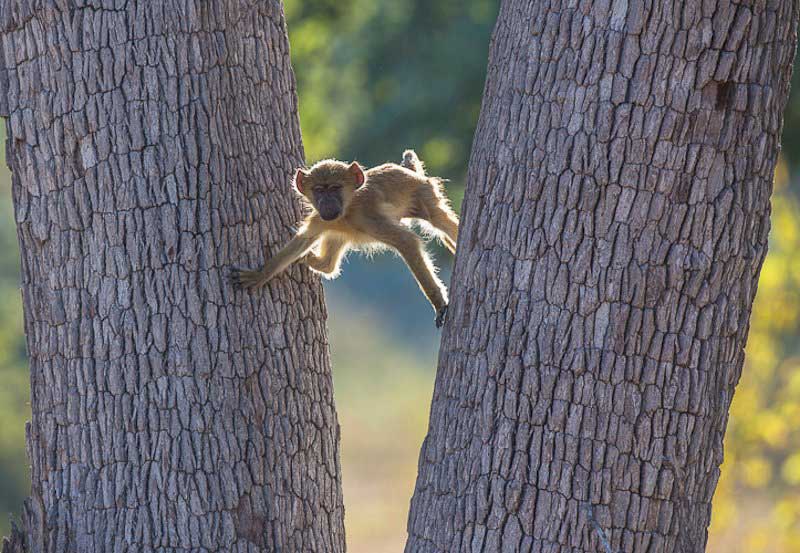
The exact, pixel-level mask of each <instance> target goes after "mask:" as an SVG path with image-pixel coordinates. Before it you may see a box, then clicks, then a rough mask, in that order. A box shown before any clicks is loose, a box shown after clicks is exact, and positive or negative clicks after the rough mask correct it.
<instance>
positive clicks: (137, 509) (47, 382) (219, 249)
mask: <svg viewBox="0 0 800 553" xmlns="http://www.w3.org/2000/svg"><path fill="white" fill-rule="evenodd" d="M77 4H78V3H74V2H72V1H67V0H65V1H60V0H59V1H54V0H36V1H29V0H4V1H2V2H0V25H1V27H0V29H2V30H1V33H2V34H1V37H0V38H1V44H2V52H0V53H1V54H2V55H0V114H2V115H4V116H7V117H8V124H7V129H8V142H7V152H8V155H7V159H8V163H9V166H10V167H11V170H12V172H13V195H14V205H15V213H16V220H17V224H18V232H19V242H20V248H21V251H22V293H23V300H24V309H25V329H26V333H27V337H28V348H29V353H30V363H31V385H32V392H31V394H32V411H33V417H32V421H31V423H30V428H29V436H28V447H29V454H30V460H31V465H32V466H31V470H32V480H33V485H32V490H31V497H30V500H29V501H28V504H27V506H26V514H25V523H26V533H27V536H28V539H29V542H28V545H29V550H30V551H32V552H54V553H55V552H58V553H63V552H69V551H82V552H85V551H92V552H100V551H155V550H158V551H209V552H211V551H215V552H216V551H249V552H255V551H265V552H266V551H269V552H274V551H284V552H287V551H343V550H344V529H343V506H342V494H341V487H340V479H339V474H340V470H339V461H338V425H337V422H336V413H335V411H334V406H333V395H332V382H331V374H330V366H329V360H328V351H327V349H328V347H327V337H326V329H325V318H326V310H325V304H324V299H323V294H322V289H321V286H320V283H319V280H318V279H317V278H316V277H314V276H312V275H311V274H310V273H309V272H308V271H307V270H306V269H304V268H302V267H299V266H298V267H295V268H293V269H292V270H291V271H289V272H288V273H287V274H286V275H285V276H283V277H282V278H279V279H276V280H275V281H274V282H273V283H272V284H271V285H270V286H269V287H268V288H266V289H264V290H262V291H260V292H258V293H253V294H249V293H242V292H234V290H233V289H232V288H231V286H230V285H229V284H228V283H227V281H226V269H227V268H228V267H229V266H230V265H231V264H239V265H248V266H249V265H256V264H258V263H260V262H263V255H264V254H263V252H262V246H263V245H268V246H269V247H270V249H271V250H272V251H273V252H274V251H275V249H276V248H277V247H279V245H281V244H282V243H284V242H285V241H286V240H287V239H288V238H289V237H290V235H291V234H292V230H291V229H292V227H293V226H294V225H295V224H296V222H297V221H299V219H300V215H301V212H300V209H299V206H298V205H297V204H296V202H295V201H294V197H293V194H292V193H291V190H290V177H291V173H292V169H293V168H294V167H296V166H298V165H299V164H301V163H302V161H303V151H302V143H301V138H300V129H299V125H298V119H297V100H296V91H295V81H294V75H293V73H292V69H291V66H290V61H289V55H288V42H287V36H286V29H285V24H284V19H283V13H282V5H281V3H280V2H278V1H265V2H245V1H236V0H222V1H215V2H208V1H205V0H170V1H166V2H130V1H127V0H97V1H94V2H91V3H86V4H91V5H85V4H84V3H80V5H81V6H83V7H79V6H78V5H77Z"/></svg>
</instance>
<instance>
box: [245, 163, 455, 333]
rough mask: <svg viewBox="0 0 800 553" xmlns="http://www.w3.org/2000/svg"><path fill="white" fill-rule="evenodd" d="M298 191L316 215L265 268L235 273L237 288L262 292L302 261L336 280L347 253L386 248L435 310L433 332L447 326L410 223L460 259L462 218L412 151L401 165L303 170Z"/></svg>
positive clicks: (438, 286) (440, 293)
mask: <svg viewBox="0 0 800 553" xmlns="http://www.w3.org/2000/svg"><path fill="white" fill-rule="evenodd" d="M294 185H295V188H296V190H297V191H298V192H299V193H300V194H301V195H302V196H303V198H304V199H306V200H307V203H308V204H309V205H310V207H311V212H310V213H309V215H308V216H307V217H306V218H305V220H304V221H303V224H302V226H301V227H300V230H299V231H298V233H297V234H296V235H295V237H294V238H292V239H291V240H290V241H289V243H288V244H286V246H285V247H284V248H283V249H282V250H280V251H279V252H278V253H277V254H275V256H273V257H272V258H271V259H269V260H268V261H267V262H266V264H265V265H264V267H263V268H261V269H260V270H256V271H246V270H240V269H234V270H233V272H232V275H231V278H232V280H233V282H234V283H235V284H236V285H238V286H239V287H242V288H258V287H260V286H263V285H264V284H266V283H267V282H269V281H270V280H271V279H272V278H273V277H275V276H276V275H277V274H279V273H280V272H281V271H283V270H285V269H286V268H287V267H288V266H289V265H291V264H292V263H294V262H295V261H298V260H302V261H303V262H304V263H306V264H307V265H308V266H309V267H311V268H312V269H313V270H314V271H317V272H319V273H321V274H323V275H324V276H326V277H328V278H334V277H336V276H338V275H339V265H340V263H341V260H342V257H343V256H344V255H345V253H347V251H348V250H349V249H356V250H358V249H375V248H376V247H377V248H380V247H389V248H393V249H395V250H396V251H397V252H398V253H399V254H400V255H401V256H402V257H403V259H404V260H405V262H406V264H407V265H408V267H409V268H410V269H411V272H412V273H413V274H414V277H415V278H416V279H417V283H419V286H420V288H421V289H422V291H423V292H424V294H425V296H426V297H427V298H428V300H429V301H430V302H431V305H433V309H434V310H435V312H436V319H435V321H436V326H437V327H441V326H442V324H443V323H444V319H445V315H446V313H447V290H446V288H445V286H444V284H442V282H441V280H439V278H438V277H437V276H436V269H435V267H434V266H433V263H431V260H430V258H429V257H428V254H427V252H426V251H425V247H424V244H423V242H422V240H421V239H420V238H419V237H418V236H417V235H416V234H415V233H414V232H413V231H412V230H411V229H409V228H408V225H407V223H408V222H409V221H411V220H417V221H419V222H421V223H422V224H423V226H424V228H426V229H427V230H428V231H429V232H431V233H432V234H433V235H435V236H436V237H437V238H439V239H440V240H441V241H442V243H443V244H444V245H445V247H446V248H447V249H448V250H450V251H451V252H452V253H455V251H456V241H457V240H458V217H457V216H456V214H455V213H454V212H453V210H452V208H451V207H450V202H449V201H448V199H447V197H446V196H445V193H444V189H443V186H442V180H441V179H439V178H435V177H428V176H427V175H426V174H425V169H424V166H423V164H422V162H421V161H420V160H419V158H418V157H417V154H416V153H414V151H413V150H407V151H406V152H404V154H403V162H402V165H397V164H395V163H386V164H383V165H380V166H378V167H373V168H372V169H369V170H367V171H365V170H364V169H363V168H362V167H361V165H359V164H358V163H357V162H355V161H354V162H353V163H350V164H346V163H343V162H341V161H336V160H332V159H328V160H324V161H320V162H318V163H316V164H315V165H314V166H313V167H311V169H308V170H305V169H298V170H297V173H296V174H295V178H294Z"/></svg>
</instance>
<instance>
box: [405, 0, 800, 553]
mask: <svg viewBox="0 0 800 553" xmlns="http://www.w3.org/2000/svg"><path fill="white" fill-rule="evenodd" d="M797 16H798V13H797V2H796V1H780V0H766V1H755V2H739V3H732V2H728V1H706V2H697V1H694V0H685V1H678V2H652V3H651V2H630V3H629V2H627V1H626V0H614V1H613V2H574V1H571V0H570V1H567V0H553V1H551V2H533V1H530V0H506V1H505V2H503V5H502V8H501V12H500V15H499V21H498V24H497V28H496V30H495V34H494V38H493V42H492V46H491V57H490V63H489V72H488V78H487V83H486V89H485V96H484V104H483V108H482V113H481V117H480V122H479V124H478V129H477V135H476V139H475V143H474V147H473V152H472V159H471V162H470V170H469V177H468V184H467V193H466V198H465V201H464V210H463V211H464V213H463V219H462V220H463V226H462V230H461V233H460V239H459V250H458V256H457V261H456V266H455V272H454V274H453V283H454V284H453V290H452V304H451V306H450V312H449V314H448V322H447V327H446V329H445V333H444V336H443V342H442V349H441V354H440V355H441V357H440V361H439V371H438V375H437V379H436V387H435V392H434V398H433V405H432V409H431V422H430V428H429V433H428V437H427V439H426V440H425V443H424V445H423V448H422V453H421V456H420V464H419V478H418V481H417V486H416V491H415V493H414V498H413V500H412V505H411V513H410V516H409V524H408V530H409V540H408V544H407V548H406V551H414V552H419V551H548V552H554V551H565V552H566V551H604V552H606V553H610V552H611V551H615V552H619V551H668V552H671V551H684V552H697V551H703V549H704V547H705V542H706V536H707V532H706V529H707V527H708V523H709V517H710V512H711V498H712V496H713V493H714V488H715V486H716V484H717V480H718V478H719V474H720V469H719V467H720V464H721V463H722V458H723V455H722V442H723V436H724V432H725V426H726V422H727V417H728V408H729V405H730V402H731V398H732V396H733V391H734V388H735V385H736V382H737V381H738V379H739V375H740V372H741V368H742V361H743V356H744V345H745V341H746V337H747V330H748V321H749V318H750V309H751V306H752V302H753V297H754V294H755V292H756V284H757V281H758V274H759V270H760V267H761V263H762V261H763V259H764V256H765V254H766V251H767V234H768V230H769V211H770V204H769V202H770V192H771V188H772V174H773V169H774V166H775V161H776V156H777V153H778V149H779V140H780V133H781V125H782V112H783V108H784V105H785V102H786V98H787V93H788V88H789V80H790V74H791V63H792V58H793V55H794V51H795V43H796V36H795V32H796V25H797ZM606 540H607V543H605V541H606Z"/></svg>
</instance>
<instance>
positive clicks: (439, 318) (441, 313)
mask: <svg viewBox="0 0 800 553" xmlns="http://www.w3.org/2000/svg"><path fill="white" fill-rule="evenodd" d="M446 318H447V305H443V306H442V307H440V308H439V309H437V310H436V328H442V325H444V321H445V319H446Z"/></svg>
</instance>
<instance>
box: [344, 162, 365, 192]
mask: <svg viewBox="0 0 800 553" xmlns="http://www.w3.org/2000/svg"><path fill="white" fill-rule="evenodd" d="M347 171H348V172H349V173H350V174H351V175H353V178H355V179H356V188H358V187H359V186H361V185H362V184H364V180H365V179H366V177H365V176H364V169H363V168H362V167H361V165H359V164H358V162H357V161H354V162H353V163H351V164H350V167H348V168H347Z"/></svg>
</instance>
